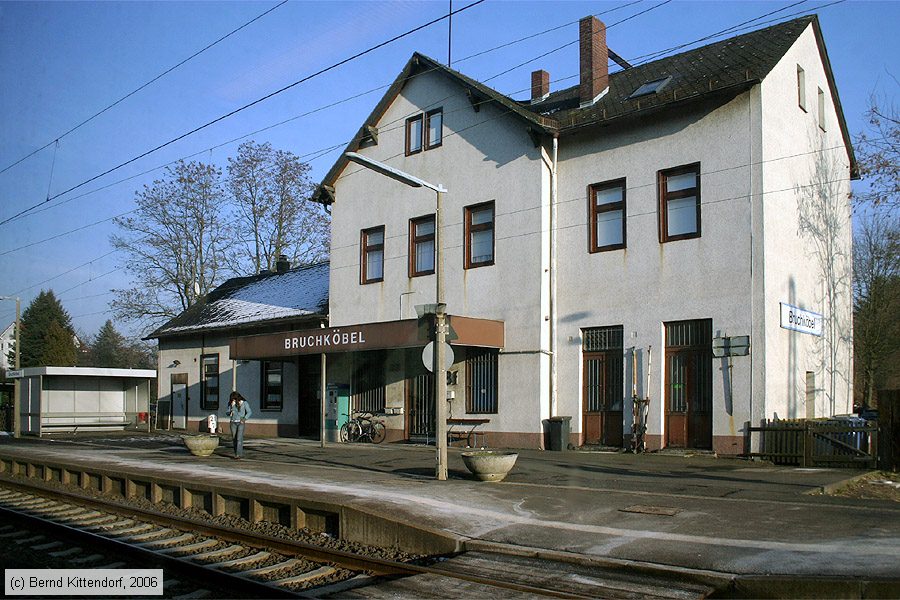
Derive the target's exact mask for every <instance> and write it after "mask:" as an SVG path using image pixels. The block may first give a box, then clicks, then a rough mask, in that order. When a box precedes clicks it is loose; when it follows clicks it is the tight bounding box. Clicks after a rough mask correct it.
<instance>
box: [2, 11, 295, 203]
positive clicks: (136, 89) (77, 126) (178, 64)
mask: <svg viewBox="0 0 900 600" xmlns="http://www.w3.org/2000/svg"><path fill="white" fill-rule="evenodd" d="M287 2H288V0H282V2H279V3H278V4H276V5H275V6H273V7H272V8H270V9H268V10H266V11H265V12H263V13H261V14H259V15H257V16H256V17H254V18H253V19H251V20H249V21H247V22H246V23H244V24H243V25H241V26H240V27H237V28H236V29H232V30H231V31H229V32H228V33H226V34H225V35H223V36H222V37H220V38H219V39H217V40H215V41H214V42H211V43H209V44H207V45H206V46H204V47H203V48H201V49H200V50H198V51H197V52H194V53H193V54H191V55H190V56H188V57H187V58H185V59H183V60H182V61H180V62H178V63H177V64H175V65H173V66H171V67H169V68H168V69H166V70H165V71H163V72H162V73H160V74H159V75H157V76H156V77H153V78H152V79H150V80H149V81H147V82H145V83H143V84H141V85H140V86H138V87H137V88H135V89H134V90H132V91H130V92H129V93H127V94H125V95H124V96H122V97H121V98H119V99H118V100H116V101H115V102H113V103H112V104H110V105H108V106H107V107H106V108H103V109H101V110H99V111H97V112H95V113H94V114H92V115H91V116H90V117H88V118H87V119H85V120H83V121H81V122H80V123H78V124H77V125H75V126H74V127H72V128H70V129H69V130H67V131H66V132H64V133H62V134H60V135H58V136H56V139H55V140H53V141H50V142H47V143H46V144H44V145H43V146H41V147H40V148H38V149H36V150H33V151H32V152H31V153H29V154H27V155H25V156H23V157H22V158H20V159H19V160H17V161H15V162H14V163H12V164H9V165H7V166H5V167H3V169H0V174H3V173H5V172H7V171H8V170H10V169H11V168H13V167H15V166H16V165H18V164H20V163H22V162H23V161H25V160H27V159H29V158H31V157H32V156H34V155H35V154H37V153H38V152H40V151H42V150H45V149H46V148H49V147H50V146H51V145H53V143H54V142H55V143H56V145H57V147H59V140H61V139H62V138H64V137H66V136H67V135H69V134H70V133H72V132H74V131H76V130H78V129H80V128H81V127H83V126H85V125H87V124H88V123H90V122H91V121H93V120H94V119H96V118H97V117H99V116H100V115H102V114H103V113H105V112H106V111H108V110H110V109H111V108H114V107H115V106H118V105H119V104H121V103H122V102H124V101H125V100H127V99H128V98H130V97H131V96H134V95H135V94H137V93H138V92H140V91H141V90H143V89H144V88H146V87H147V86H149V85H151V84H153V83H155V82H156V81H159V80H160V79H162V78H163V77H165V76H166V75H168V74H169V73H171V72H172V71H174V70H175V69H177V68H178V67H180V66H182V65H184V64H185V63H187V62H188V61H190V60H192V59H194V58H197V57H198V56H200V55H201V54H203V53H204V52H206V51H207V50H209V49H210V48H212V47H213V46H215V45H216V44H218V43H220V42H222V41H224V40H226V39H228V38H229V37H231V36H232V35H234V34H235V33H237V32H239V31H240V30H242V29H244V28H245V27H248V26H249V25H251V24H253V23H255V22H256V21H258V20H260V19H261V18H263V17H265V16H266V15H267V14H269V13H270V12H272V11H274V10H275V9H277V8H279V7H281V6H283V5H285V4H287ZM47 196H48V197H49V196H50V192H49V190H48V191H47Z"/></svg>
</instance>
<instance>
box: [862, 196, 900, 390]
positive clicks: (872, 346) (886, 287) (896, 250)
mask: <svg viewBox="0 0 900 600" xmlns="http://www.w3.org/2000/svg"><path fill="white" fill-rule="evenodd" d="M853 271H854V277H853V300H854V302H853V304H854V306H853V308H854V328H853V329H854V332H853V333H854V338H855V340H854V341H855V344H854V346H855V363H856V372H857V374H858V375H857V382H858V385H857V390H858V391H859V392H860V394H859V395H860V400H861V404H862V405H863V406H872V405H873V404H874V402H873V400H874V399H875V393H876V391H877V390H878V388H879V387H881V386H882V385H884V384H885V382H886V381H887V380H888V378H890V377H892V376H896V375H898V374H900V365H898V362H900V322H898V321H897V316H898V315H900V218H898V217H897V216H896V215H894V216H891V215H888V214H885V213H884V212H879V211H874V210H873V211H869V212H868V213H866V214H865V215H864V217H863V219H862V222H861V223H860V225H859V228H858V231H857V233H856V235H855V237H854V243H853Z"/></svg>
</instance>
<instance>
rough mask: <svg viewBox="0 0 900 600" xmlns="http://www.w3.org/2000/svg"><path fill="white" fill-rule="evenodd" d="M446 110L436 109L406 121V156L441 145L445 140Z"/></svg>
mask: <svg viewBox="0 0 900 600" xmlns="http://www.w3.org/2000/svg"><path fill="white" fill-rule="evenodd" d="M443 127H444V109H443V108H436V109H434V110H429V111H428V112H426V113H423V114H419V115H416V116H414V117H410V118H408V119H407V120H406V155H407V156H409V155H411V154H418V153H419V152H421V151H422V150H423V149H424V150H431V149H433V148H437V147H439V146H440V145H441V143H442V142H443V139H444V131H443Z"/></svg>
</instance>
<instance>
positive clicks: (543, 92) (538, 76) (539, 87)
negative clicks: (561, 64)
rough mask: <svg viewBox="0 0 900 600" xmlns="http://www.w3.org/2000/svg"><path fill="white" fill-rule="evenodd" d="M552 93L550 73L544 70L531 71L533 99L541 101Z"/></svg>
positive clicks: (533, 100)
mask: <svg viewBox="0 0 900 600" xmlns="http://www.w3.org/2000/svg"><path fill="white" fill-rule="evenodd" d="M549 95H550V73H548V72H547V71H544V70H540V71H532V72H531V101H532V102H540V101H541V100H543V99H544V98H546V97H547V96H549Z"/></svg>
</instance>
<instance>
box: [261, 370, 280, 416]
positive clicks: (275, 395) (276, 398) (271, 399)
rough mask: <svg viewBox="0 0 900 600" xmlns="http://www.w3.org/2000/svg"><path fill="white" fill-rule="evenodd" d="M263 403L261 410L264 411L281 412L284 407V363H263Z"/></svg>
mask: <svg viewBox="0 0 900 600" xmlns="http://www.w3.org/2000/svg"><path fill="white" fill-rule="evenodd" d="M261 367H262V394H261V397H262V401H261V403H260V404H261V405H262V406H261V408H262V409H263V410H281V408H282V405H283V402H282V401H283V397H284V394H283V390H284V388H283V385H282V373H283V372H284V363H282V362H269V361H263V362H262V365H261Z"/></svg>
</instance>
